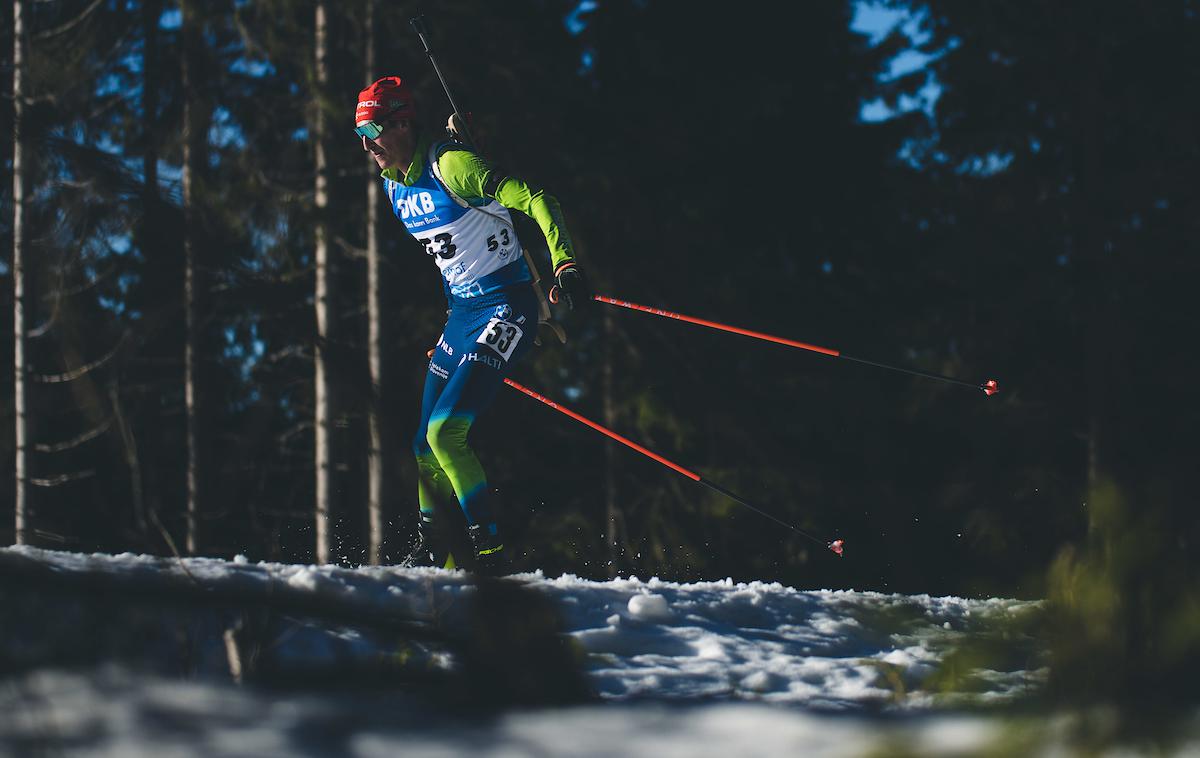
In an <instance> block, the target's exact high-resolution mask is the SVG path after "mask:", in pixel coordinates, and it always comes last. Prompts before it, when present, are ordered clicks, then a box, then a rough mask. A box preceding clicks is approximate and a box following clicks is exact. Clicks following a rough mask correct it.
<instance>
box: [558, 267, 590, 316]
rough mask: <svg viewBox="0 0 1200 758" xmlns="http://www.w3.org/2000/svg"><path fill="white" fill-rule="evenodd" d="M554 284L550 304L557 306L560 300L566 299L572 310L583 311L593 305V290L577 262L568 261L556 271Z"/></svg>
mask: <svg viewBox="0 0 1200 758" xmlns="http://www.w3.org/2000/svg"><path fill="white" fill-rule="evenodd" d="M554 282H555V284H554V286H553V287H551V288H550V302H552V303H554V304H556V305H557V304H558V301H559V300H562V299H565V300H566V301H567V307H568V308H570V309H571V310H581V309H583V308H587V307H588V306H590V305H591V303H592V288H591V286H590V285H589V284H588V281H587V278H585V277H584V275H583V270H582V269H580V268H579V266H577V265H576V264H575V261H567V262H566V263H564V264H562V265H561V266H559V267H558V268H557V269H555V271H554Z"/></svg>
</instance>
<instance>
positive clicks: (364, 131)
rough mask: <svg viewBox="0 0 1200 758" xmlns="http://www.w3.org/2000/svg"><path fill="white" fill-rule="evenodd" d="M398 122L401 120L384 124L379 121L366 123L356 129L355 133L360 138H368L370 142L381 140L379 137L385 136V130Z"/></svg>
mask: <svg viewBox="0 0 1200 758" xmlns="http://www.w3.org/2000/svg"><path fill="white" fill-rule="evenodd" d="M398 120H399V119H388V120H387V121H384V122H383V123H380V122H378V121H365V122H363V123H361V124H359V125H358V126H356V127H354V133H355V134H357V135H358V136H360V137H366V138H367V139H369V140H375V139H378V138H379V135H381V134H383V130H384V129H386V128H387V127H389V126H391V125H392V124H394V123H396V121H398Z"/></svg>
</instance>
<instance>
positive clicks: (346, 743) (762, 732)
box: [0, 547, 1045, 756]
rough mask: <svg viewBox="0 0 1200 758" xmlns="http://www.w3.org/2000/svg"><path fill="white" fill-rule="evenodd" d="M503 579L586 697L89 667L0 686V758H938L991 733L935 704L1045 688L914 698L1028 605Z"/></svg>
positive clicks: (326, 589)
mask: <svg viewBox="0 0 1200 758" xmlns="http://www.w3.org/2000/svg"><path fill="white" fill-rule="evenodd" d="M8 560H24V561H26V562H27V563H28V564H35V565H37V566H39V567H42V568H44V569H48V570H50V571H52V572H53V573H54V574H55V575H56V576H60V577H61V576H76V577H80V576H87V577H108V578H119V579H122V580H129V581H132V580H136V579H138V578H142V579H146V580H154V581H160V582H161V581H164V580H167V579H170V580H173V581H175V580H177V581H180V582H188V583H191V584H192V585H200V587H202V588H203V589H204V590H205V591H206V592H216V591H218V590H224V591H235V590H236V591H246V592H251V591H261V592H263V593H270V592H274V593H279V592H282V591H283V590H284V589H286V591H287V592H291V593H295V594H296V595H297V596H299V597H301V598H307V599H308V600H311V601H314V602H316V603H318V604H330V605H334V604H340V605H339V607H343V608H349V609H351V610H354V611H355V612H365V613H369V614H379V615H386V616H387V617H388V618H400V619H407V620H409V621H411V622H416V623H433V622H436V623H437V624H442V625H449V626H453V625H455V624H461V623H469V622H468V621H467V620H466V618H467V617H466V616H464V615H462V614H463V613H464V612H463V607H464V605H465V604H464V602H462V601H464V600H466V599H469V598H471V597H472V596H473V595H474V594H475V593H476V592H478V591H479V590H478V589H477V588H476V587H475V586H474V584H473V583H472V582H471V580H470V578H469V577H468V576H466V575H464V574H462V573H460V572H451V571H442V570H435V569H402V568H397V567H365V568H359V569H346V568H339V567H334V566H298V565H284V564H274V563H252V562H250V561H249V560H247V559H246V558H245V557H244V556H237V557H235V558H234V559H233V560H232V561H223V560H217V559H211V558H190V559H183V560H179V559H166V558H158V557H152V556H140V555H132V554H122V555H102V554H95V555H82V554H75V553H63V552H54V551H44V550H37V549H33V548H28V547H13V548H6V549H0V580H3V579H4V578H5V574H4V571H5V566H6V565H7V564H6V563H5V561H8ZM512 581H514V582H516V583H518V584H520V585H523V586H524V587H526V588H528V589H530V590H533V591H535V592H536V593H539V594H540V595H541V596H542V597H546V598H549V599H550V600H551V601H553V603H554V605H555V606H556V607H557V609H558V611H559V613H560V615H561V620H562V624H563V627H564V630H565V633H566V634H567V635H568V636H569V637H570V638H571V640H572V641H573V647H574V648H575V650H576V651H577V653H578V655H579V659H580V661H581V663H582V666H583V668H584V670H585V672H586V676H587V679H588V683H589V684H590V686H591V688H592V689H593V690H594V691H595V693H596V694H597V695H598V698H599V699H598V701H597V702H595V703H592V704H584V705H578V706H573V707H570V708H557V709H544V710H538V709H525V710H509V711H505V712H502V713H499V714H495V715H493V716H490V717H488V718H482V719H466V720H463V719H453V718H451V717H450V716H449V715H447V714H444V713H438V712H437V711H436V709H432V712H431V706H430V705H429V704H428V703H422V702H421V701H419V700H416V701H414V700H413V699H412V698H411V696H409V695H404V694H396V695H392V694H388V693H380V692H375V691H371V690H368V691H366V692H360V691H353V690H348V689H339V690H338V692H337V693H336V695H335V696H324V697H323V696H321V694H320V693H312V692H293V691H285V692H279V691H276V690H272V691H271V692H269V693H267V692H260V691H259V690H258V689H256V688H255V687H249V686H247V687H239V686H236V685H234V684H232V683H231V682H230V674H229V668H228V667H227V666H226V665H225V661H224V657H223V656H221V655H216V656H211V660H210V661H209V664H210V665H209V667H208V668H207V669H202V670H201V671H199V672H198V674H199V675H198V676H196V677H195V678H191V679H178V678H171V677H167V676H165V675H163V673H162V672H147V671H145V670H142V669H137V668H136V667H130V666H127V665H123V664H115V663H114V664H109V665H105V666H102V667H100V668H99V669H96V670H91V671H79V670H74V671H71V670H63V669H56V668H54V667H53V666H42V667H38V668H36V669H35V670H32V671H29V672H27V673H26V674H24V675H22V676H20V677H14V678H10V679H8V680H7V683H5V681H6V680H3V679H0V755H2V754H3V753H4V750H5V749H6V748H9V749H18V748H19V746H21V745H25V744H30V741H31V740H34V741H36V739H37V738H38V736H39V735H46V734H52V735H54V736H55V737H56V738H57V739H58V740H60V741H62V743H63V744H79V745H87V748H86V749H85V750H81V751H80V753H79V754H86V755H112V756H117V755H120V756H126V755H128V756H137V755H146V756H151V755H153V756H167V755H181V756H190V755H206V756H224V755H255V756H271V755H293V754H297V753H298V752H303V753H304V754H311V755H325V754H330V755H355V756H383V755H395V754H399V753H401V752H402V753H403V754H405V755H458V754H462V753H463V752H464V751H466V750H470V751H471V752H474V753H476V754H480V755H497V756H499V755H538V754H555V755H580V756H592V755H616V754H642V755H650V754H653V755H656V756H671V755H681V756H682V755H688V756H706V755H714V756H715V755H721V756H728V755H779V754H800V753H803V754H805V755H816V756H822V755H847V754H849V755H856V754H864V753H869V752H872V751H877V750H880V749H881V747H886V746H889V745H890V746H894V745H896V744H903V745H904V746H906V749H910V750H911V752H914V753H917V754H929V755H940V754H960V753H963V752H969V751H973V750H982V749H984V748H985V747H987V745H989V744H991V743H992V742H993V741H994V740H997V739H1000V737H1001V736H1002V735H1001V732H1003V724H1001V723H999V722H998V721H997V720H996V719H993V718H989V717H987V716H986V715H981V714H979V713H977V712H972V713H960V712H957V711H955V710H954V709H955V707H957V706H959V705H964V704H965V705H971V704H990V703H1004V702H1009V701H1011V700H1013V699H1014V698H1016V697H1017V696H1019V695H1021V694H1022V693H1025V692H1028V691H1029V690H1030V689H1031V688H1034V687H1036V686H1037V685H1038V684H1039V683H1040V682H1041V681H1042V680H1043V678H1044V676H1045V671H1044V670H1042V669H1040V668H1034V669H1032V670H1021V669H1018V670H1012V671H992V670H980V671H977V672H975V674H976V676H975V678H974V681H975V682H977V686H976V687H975V688H973V692H972V694H971V695H965V694H958V695H955V696H953V697H951V696H948V695H941V694H939V693H937V692H936V691H931V690H929V689H925V688H924V687H925V685H926V682H927V680H928V679H929V677H930V675H931V674H933V673H935V672H936V671H937V670H938V667H939V665H940V663H941V661H942V660H943V658H944V656H945V655H946V654H947V653H948V652H950V651H951V650H952V649H953V648H954V646H955V645H956V644H958V643H960V642H961V641H962V640H963V639H965V638H968V637H970V636H972V635H978V634H988V633H992V632H995V631H996V630H997V629H998V627H999V626H1000V625H1002V624H1004V623H1005V622H1006V621H1008V620H1010V619H1011V618H1013V617H1014V615H1017V614H1021V613H1025V612H1029V611H1031V610H1033V609H1035V608H1036V603H1033V602H1030V601H1020V600H1011V599H1003V598H990V599H965V598H956V597H930V596H928V595H908V596H906V595H895V594H883V593H876V592H856V591H850V590H809V591H802V590H797V589H793V588H791V587H785V586H783V585H780V584H778V583H770V582H749V583H741V582H733V581H732V580H729V579H725V580H721V581H712V582H695V583H688V584H681V583H673V582H665V581H661V580H659V579H657V578H650V579H647V580H643V579H640V578H638V577H633V576H630V577H623V578H618V579H613V580H611V581H607V582H597V581H591V580H587V579H582V578H579V577H576V576H572V575H563V576H558V577H546V576H543V575H542V574H541V573H540V572H537V573H532V574H521V575H517V576H515V577H513V579H512ZM3 586H4V585H3V584H0V588H2V587H3ZM264 596H266V594H264ZM2 627H3V624H0V631H2ZM0 642H4V639H3V637H2V635H0ZM378 645H379V643H378V640H376V639H375V638H373V637H372V636H371V634H369V633H367V632H360V631H359V630H356V629H354V628H353V625H349V626H347V625H336V626H334V625H329V624H326V625H322V624H321V623H319V622H315V621H311V620H308V621H303V622H300V621H296V622H295V623H294V625H293V627H292V628H290V629H289V630H288V632H287V633H286V634H284V635H281V636H280V638H279V639H278V640H275V641H273V642H272V647H273V651H274V653H275V654H276V655H277V656H278V658H279V659H281V660H285V661H288V662H291V663H293V664H295V663H298V662H299V663H307V664H321V663H326V664H329V663H337V664H338V665H341V663H344V662H345V661H347V660H351V661H360V662H361V661H367V662H369V661H372V660H377V659H378V657H379V656H380V655H382V654H384V653H386V652H387V651H383V650H380V649H379V647H378ZM206 660H207V659H206ZM213 661H215V663H213ZM428 663H429V665H430V666H431V667H433V668H440V669H447V668H448V667H452V666H453V665H454V663H453V661H452V660H450V659H449V658H448V657H447V656H446V654H444V653H441V652H435V653H431V654H430V656H429V659H428ZM1034 665H1035V666H1036V663H1035V664H1034ZM974 690H978V691H974ZM897 740H898V741H899V742H897ZM298 746H304V749H303V750H299V749H298ZM18 752H22V751H21V750H19V749H18Z"/></svg>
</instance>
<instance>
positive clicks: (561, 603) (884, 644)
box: [0, 547, 1043, 711]
mask: <svg viewBox="0 0 1200 758" xmlns="http://www.w3.org/2000/svg"><path fill="white" fill-rule="evenodd" d="M3 552H9V553H13V554H16V555H20V556H23V557H26V558H31V559H33V560H36V561H38V562H40V563H43V564H47V565H49V566H51V567H53V568H54V569H55V570H56V571H60V572H79V573H109V574H120V575H126V576H133V575H137V574H139V573H140V574H150V575H164V574H168V575H169V574H183V573H186V574H187V575H188V576H190V577H192V579H193V580H194V581H196V582H199V583H203V584H204V585H205V586H207V587H218V586H225V587H243V588H249V587H260V588H264V589H265V588H269V587H273V586H280V585H286V586H287V587H288V588H290V589H293V590H297V591H300V592H303V593H306V594H307V595H311V597H312V598H314V599H318V600H319V599H321V598H330V599H339V600H345V599H347V598H353V599H355V600H356V601H359V602H361V603H362V604H363V606H364V607H366V608H368V609H378V610H379V611H380V612H385V611H386V612H389V613H393V614H397V613H398V614H399V615H401V616H403V617H406V618H411V619H413V620H417V621H421V620H424V621H429V620H433V619H439V620H442V621H443V622H445V621H446V619H447V614H453V613H454V610H455V608H456V605H457V600H458V599H459V598H461V597H464V596H466V595H469V594H470V593H472V592H473V591H474V587H473V584H472V582H471V581H470V578H469V577H468V576H467V575H465V574H463V573H462V572H455V571H444V570H440V569H431V568H398V567H365V568H358V569H346V568H339V567H335V566H304V565H289V564H276V563H250V562H249V561H247V560H246V559H245V558H244V557H242V556H239V557H238V558H235V559H234V560H232V561H224V560H217V559H211V558H189V559H183V560H177V559H166V558H160V557H153V556H143V555H133V554H129V553H124V554H121V555H104V554H93V555H85V554H78V553H64V552H55V551H45V550H39V549H35V548H29V547H13V548H7V549H3V550H0V553H3ZM513 580H514V581H517V582H520V583H522V584H524V585H527V586H528V587H530V588H533V589H535V590H537V591H539V592H541V593H544V594H545V595H548V596H549V597H550V598H551V599H552V600H553V601H554V602H555V604H556V605H557V607H558V608H559V610H560V613H561V615H562V620H563V622H564V625H565V628H566V631H567V633H568V634H569V635H570V636H571V637H572V638H573V639H574V640H575V642H576V643H577V646H578V648H579V649H580V650H581V651H582V652H583V653H584V666H585V669H586V670H587V672H588V674H589V676H590V678H591V683H592V686H593V687H594V689H595V690H596V692H597V693H598V694H599V695H600V696H601V697H603V698H607V699H612V700H623V699H629V698H644V697H653V698H655V699H667V700H672V699H679V700H691V699H698V698H729V699H735V700H755V701H765V702H769V703H788V704H799V705H804V706H808V707H815V708H821V709H832V710H850V711H853V710H858V709H863V708H878V707H882V706H887V707H900V708H923V707H928V706H931V705H933V704H934V703H935V700H936V698H935V697H934V695H932V694H930V693H928V692H926V691H924V690H923V689H922V684H923V682H924V681H925V680H926V679H927V678H928V677H929V676H930V675H931V674H932V673H934V672H935V671H936V670H937V667H938V664H939V663H940V661H941V659H942V657H943V655H944V654H945V653H946V652H947V651H948V650H949V649H950V648H951V647H952V646H953V645H954V644H955V643H956V642H959V641H961V640H962V639H963V637H964V635H969V634H972V633H978V632H981V631H986V630H988V629H990V628H992V627H994V626H995V625H997V624H998V623H1000V622H1003V621H1004V620H1006V619H1008V618H1010V617H1011V616H1012V615H1013V614H1019V613H1022V612H1026V611H1028V610H1030V609H1031V608H1032V607H1033V606H1034V605H1036V604H1035V603H1033V602H1031V601H1020V600H1010V599H1003V598H991V599H982V600H973V599H964V598H958V597H931V596H928V595H896V594H883V593H878V592H857V591H852V590H809V591H802V590H796V589H793V588H791V587H785V586H783V585H781V584H779V583H775V582H749V583H740V582H733V581H732V580H730V579H725V580H721V581H711V582H695V583H688V584H681V583H674V582H665V581H661V580H659V579H657V578H650V579H648V580H642V579H639V578H638V577H632V576H631V577H625V578H618V579H613V580H611V581H607V582H597V581H592V580H588V579H581V578H579V577H577V576H574V575H570V574H565V575H562V576H558V577H546V576H543V575H542V574H541V572H536V573H532V574H519V575H516V576H515V577H513ZM451 623H452V622H451ZM312 631H313V634H311V635H302V634H300V635H294V636H293V638H292V639H291V641H290V644H291V645H292V647H293V648H294V649H293V650H290V651H289V655H295V656H300V657H305V656H313V657H317V656H320V655H322V654H327V653H329V652H330V651H332V650H335V649H337V648H338V647H339V646H340V647H341V648H345V647H346V646H348V645H349V646H353V645H355V644H361V643H362V640H360V639H358V638H357V637H356V636H355V635H354V634H352V633H347V632H346V631H345V630H340V631H337V632H332V631H330V632H325V633H324V634H323V633H322V631H321V630H319V629H314V630H312ZM322 651H325V653H323V652H322ZM369 652H370V651H359V653H360V654H363V653H369ZM977 673H978V675H979V680H980V681H981V682H983V683H984V686H983V687H982V689H981V690H980V691H979V692H978V693H977V694H976V697H977V698H979V699H980V700H982V701H997V700H1007V699H1010V698H1012V697H1013V696H1015V695H1018V694H1020V693H1022V692H1025V691H1027V690H1028V689H1029V688H1030V687H1033V686H1036V685H1037V683H1038V682H1039V681H1040V679H1041V677H1042V675H1043V672H1042V671H1040V670H1034V671H1027V670H1013V671H980V672H977Z"/></svg>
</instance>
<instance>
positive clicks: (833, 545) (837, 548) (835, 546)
mask: <svg viewBox="0 0 1200 758" xmlns="http://www.w3.org/2000/svg"><path fill="white" fill-rule="evenodd" d="M504 383H505V384H507V385H508V386H509V387H512V388H513V389H515V390H517V391H518V392H521V393H524V394H525V395H528V396H529V397H531V398H533V399H534V400H537V401H538V402H540V403H544V404H545V405H548V406H550V407H551V408H553V409H554V410H556V411H558V412H559V413H563V414H566V415H568V416H570V417H571V418H573V419H575V420H576V421H578V422H579V423H581V424H584V425H585V426H590V427H591V428H593V429H595V430H596V431H598V432H600V433H601V434H603V435H605V436H607V437H609V438H611V439H614V440H616V441H617V442H620V443H621V444H622V445H625V446H626V447H631V448H633V449H634V450H636V451H638V452H639V453H641V454H642V455H645V456H646V457H648V458H652V459H654V460H655V461H658V462H659V463H661V464H662V465H664V466H666V467H667V468H669V469H672V470H674V471H677V472H678V473H680V474H683V475H684V476H686V477H687V478H688V479H691V480H692V481H694V482H699V483H700V484H703V485H704V486H705V487H708V488H709V489H710V490H712V491H713V492H717V493H720V494H722V495H724V496H725V497H727V498H729V499H730V500H733V501H734V502H736V503H740V504H742V505H744V506H746V507H747V508H749V509H750V510H752V511H754V512H755V513H757V514H759V515H761V516H766V517H767V518H769V519H771V520H772V521H774V522H775V523H776V524H779V525H780V526H785V527H787V528H788V529H791V530H792V531H793V532H796V533H797V534H800V535H802V536H804V537H807V538H808V539H810V540H812V541H813V542H817V543H820V544H822V545H824V546H825V547H827V548H829V549H830V550H832V551H833V552H835V553H837V554H838V555H839V556H840V555H841V554H842V548H843V546H844V545H845V540H841V539H836V540H833V541H832V542H825V541H824V540H822V539H818V538H817V537H814V536H813V535H811V534H809V533H808V532H806V531H804V530H803V529H800V528H799V527H797V526H794V525H792V524H789V523H788V522H786V521H783V520H781V519H778V518H776V517H775V516H772V515H771V514H770V513H767V512H766V511H764V510H761V509H759V508H756V507H754V506H753V505H751V504H750V503H748V502H746V501H745V500H743V499H742V498H740V497H738V496H737V495H736V494H734V493H732V492H730V491H729V490H727V489H725V488H724V487H722V486H720V485H719V484H715V483H713V482H710V481H708V480H707V479H705V478H704V477H702V476H700V475H699V474H697V473H696V472H694V471H691V470H689V469H686V468H684V467H683V466H680V465H679V464H678V463H674V462H672V461H670V460H668V459H666V458H664V457H663V456H661V455H659V454H658V453H656V452H654V451H653V450H650V449H648V448H645V447H642V446H641V445H639V444H638V443H636V442H634V441H633V440H631V439H628V438H626V437H622V436H621V435H619V434H617V433H616V432H614V431H612V430H611V429H609V428H608V427H605V426H601V425H600V424H597V423H596V422H595V421H592V420H591V419H589V418H586V417H584V416H581V415H579V414H578V413H576V412H575V411H573V410H571V409H570V408H566V407H564V406H562V405H559V404H558V403H556V402H554V401H553V400H551V399H549V398H547V397H545V396H544V395H539V394H538V393H536V392H534V391H533V390H531V389H529V388H528V387H526V386H524V385H522V384H518V383H516V382H514V381H513V380H512V379H505V380H504Z"/></svg>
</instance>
